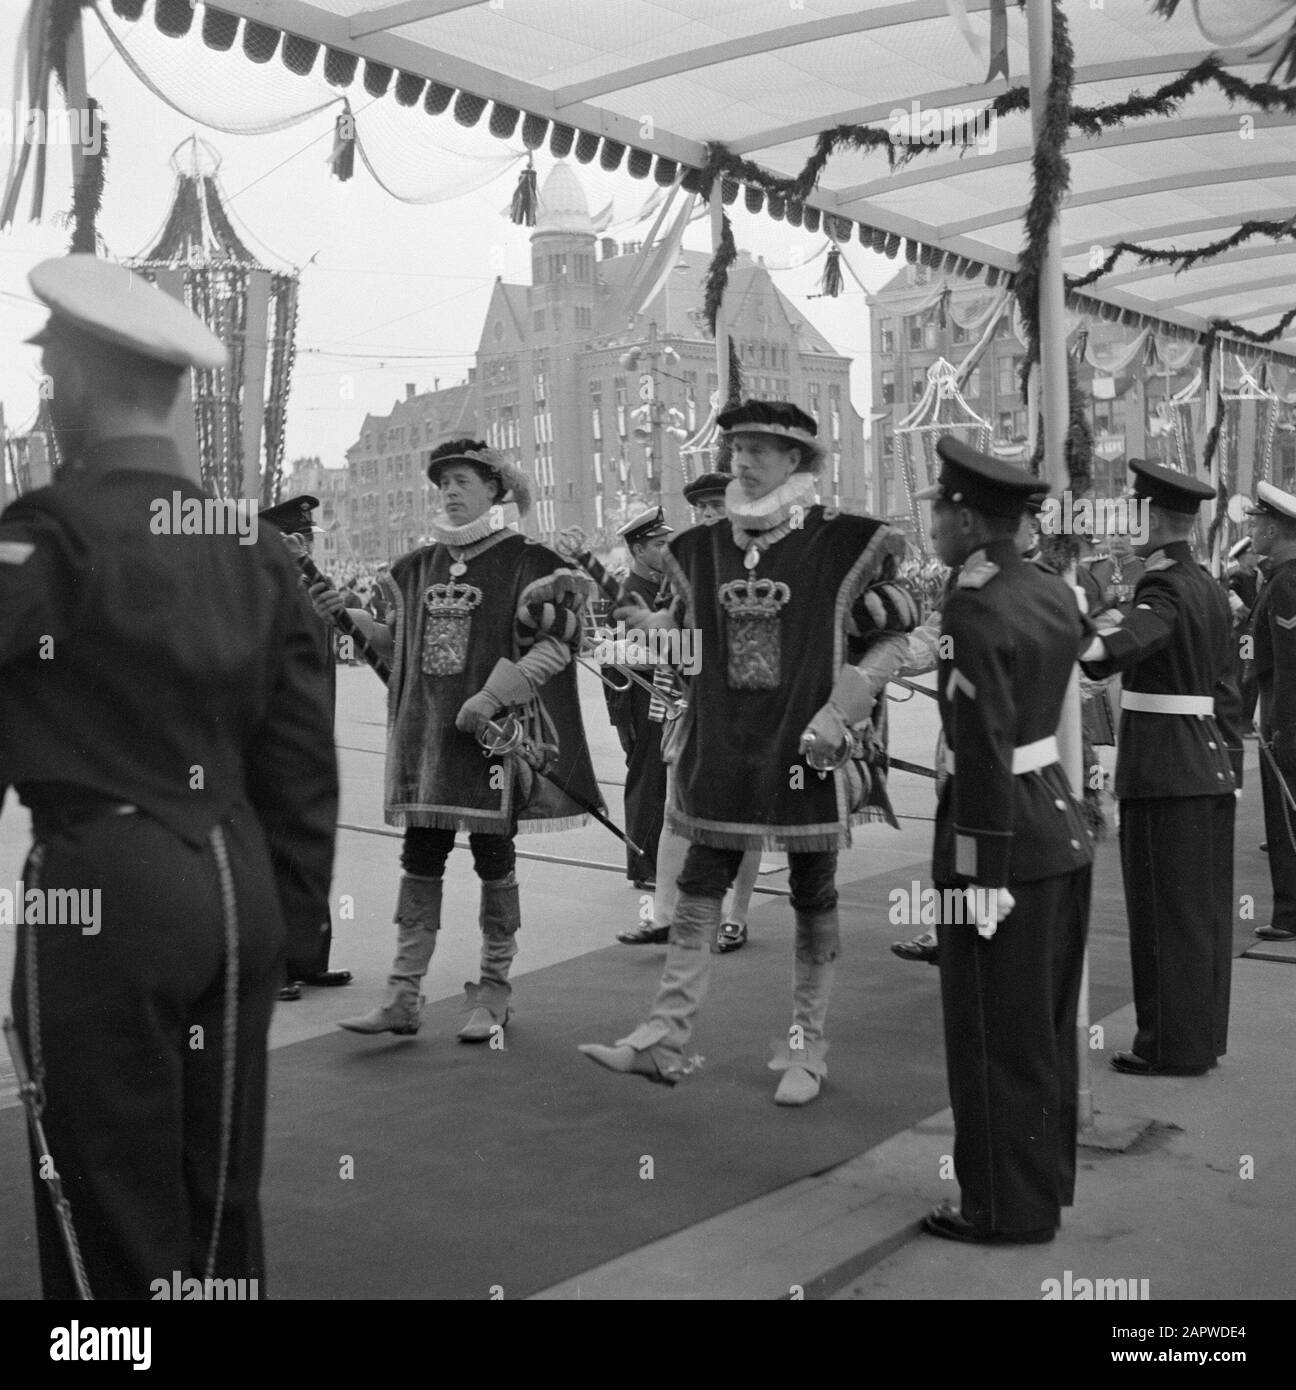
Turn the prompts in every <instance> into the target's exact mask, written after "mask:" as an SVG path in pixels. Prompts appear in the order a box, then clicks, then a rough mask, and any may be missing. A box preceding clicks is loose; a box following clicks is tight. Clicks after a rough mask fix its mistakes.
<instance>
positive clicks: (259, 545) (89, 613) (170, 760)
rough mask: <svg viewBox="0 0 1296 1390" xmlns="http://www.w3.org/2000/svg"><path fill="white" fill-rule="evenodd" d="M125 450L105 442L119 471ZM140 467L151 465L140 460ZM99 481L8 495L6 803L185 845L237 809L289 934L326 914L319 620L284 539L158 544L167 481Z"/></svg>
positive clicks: (325, 746) (330, 805)
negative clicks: (127, 821) (80, 790)
mask: <svg viewBox="0 0 1296 1390" xmlns="http://www.w3.org/2000/svg"><path fill="white" fill-rule="evenodd" d="M132 443H135V444H138V443H139V441H129V440H127V441H112V444H113V445H115V446H118V448H117V455H118V456H120V457H122V458H123V460H128V459H129V456H130V446H131V445H132ZM143 452H144V453H145V454H147V450H144V451H143ZM100 453H101V455H105V456H103V457H101V458H100V459H99V465H100V466H99V467H98V468H96V469H95V470H94V471H93V472H91V473H89V474H88V475H83V476H82V477H80V478H79V479H77V480H76V481H75V482H74V483H70V484H60V485H55V486H53V487H49V488H43V489H40V490H38V491H36V492H33V493H31V494H29V495H28V496H25V497H23V498H20V499H19V500H18V501H17V502H16V503H14V504H13V505H12V506H10V507H9V508H8V509H7V510H6V512H5V514H4V516H3V518H0V540H3V541H5V542H7V543H8V544H9V545H11V546H13V547H17V549H15V550H11V551H10V553H11V554H21V553H23V552H22V549H21V547H24V546H30V545H34V546H35V552H34V554H33V558H32V559H30V560H28V561H27V562H26V563H25V564H18V565H5V566H0V789H3V788H4V787H6V786H10V785H15V786H21V785H22V784H25V783H33V782H66V783H73V784H76V785H79V786H83V787H86V788H89V789H91V790H93V791H97V792H101V793H104V794H107V795H111V796H114V797H118V798H120V799H122V800H124V801H129V802H132V803H134V804H136V805H138V806H139V807H140V808H141V809H142V810H144V811H146V812H147V813H148V814H150V815H152V816H153V817H155V818H156V819H157V820H159V821H161V822H162V823H164V824H165V825H167V826H169V827H170V828H171V829H172V830H173V831H174V832H175V833H176V834H178V835H180V836H181V837H183V838H184V839H186V840H188V841H189V842H191V843H194V844H198V843H201V842H202V841H203V840H204V839H205V838H206V835H207V832H208V830H209V829H210V828H211V826H213V825H214V824H215V823H216V822H217V821H219V820H220V819H221V818H222V817H223V816H225V815H226V814H227V812H228V811H229V810H230V808H231V807H233V806H234V805H235V804H237V803H239V802H248V803H250V804H251V805H252V807H253V809H254V810H255V811H256V812H257V814H258V817H259V819H260V820H261V823H262V826H263V828H264V830H265V834H266V839H267V842H268V845H269V848H270V851H271V856H272V859H273V861H274V864H275V869H276V874H277V877H278V884H279V891H280V899H281V902H282V903H283V906H284V911H285V916H286V918H287V921H288V925H289V931H290V941H289V949H290V951H291V949H293V938H294V935H295V933H297V932H299V931H300V932H309V933H310V941H311V942H313V941H314V939H315V936H314V934H315V932H317V930H318V925H319V923H320V922H321V921H323V920H325V919H326V917H327V906H328V887H329V876H330V872H331V867H332V856H333V842H334V835H335V824H336V814H337V773H336V754H335V752H334V745H333V728H332V717H331V710H330V709H329V707H328V697H327V693H326V692H327V686H326V679H327V677H326V668H325V666H324V663H323V662H322V660H321V651H320V642H319V633H318V631H316V630H314V629H313V627H312V624H314V628H317V627H318V620H317V619H315V618H314V615H313V614H308V613H306V612H305V611H304V610H303V606H302V604H301V602H300V600H299V590H298V584H297V571H296V568H295V566H294V565H293V564H292V562H291V560H290V559H289V557H288V555H287V553H286V551H285V550H284V548H283V546H282V544H281V542H280V541H279V537H278V536H277V535H276V534H273V533H267V534H264V535H262V536H260V537H259V538H258V540H257V541H256V543H255V544H250V545H245V544H241V543H240V541H239V538H238V537H237V536H233V535H211V534H197V535H167V534H154V532H153V531H152V530H151V529H150V521H151V517H152V514H153V511H152V509H153V507H154V505H155V503H156V501H157V499H159V498H164V499H168V500H169V499H170V498H171V495H172V493H173V492H179V493H180V494H181V497H182V498H184V499H188V498H197V499H199V500H201V499H202V498H203V496H204V494H203V493H201V492H200V491H199V490H198V489H197V488H196V487H195V486H194V485H193V484H192V483H190V482H189V481H188V480H186V479H183V478H181V477H179V476H177V475H173V474H170V473H163V472H144V471H135V470H134V469H132V468H128V467H113V466H112V464H113V461H114V451H113V449H111V448H109V447H108V446H102V447H101V450H100Z"/></svg>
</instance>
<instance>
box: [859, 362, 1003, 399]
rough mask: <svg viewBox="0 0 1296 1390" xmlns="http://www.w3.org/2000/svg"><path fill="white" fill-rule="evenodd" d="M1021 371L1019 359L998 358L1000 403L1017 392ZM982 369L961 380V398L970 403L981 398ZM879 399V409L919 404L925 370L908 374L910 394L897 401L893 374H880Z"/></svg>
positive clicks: (997, 380)
mask: <svg viewBox="0 0 1296 1390" xmlns="http://www.w3.org/2000/svg"><path fill="white" fill-rule="evenodd" d="M1020 370H1021V358H1020V357H1000V358H999V359H997V361H996V362H995V383H996V385H997V387H998V395H999V398H1000V399H1001V400H1002V399H1003V398H1004V397H1006V396H1016V395H1017V394H1018V391H1019V383H1020V378H1019V375H1018V373H1019V372H1020ZM981 383H982V377H981V368H980V366H976V367H973V368H972V370H971V371H970V372H969V373H968V374H967V377H966V378H965V379H964V382H963V385H962V386H961V387H960V390H961V391H962V393H963V395H964V397H965V398H966V399H967V400H969V401H971V400H972V399H973V398H974V397H979V396H980V395H981ZM878 385H879V391H880V399H879V401H878V404H879V405H895V404H896V402H897V401H898V400H901V399H903V400H905V401H919V400H921V399H922V397H923V394H924V392H925V391H926V390H927V368H926V367H914V368H912V369H911V370H910V373H909V381H908V386H909V394H908V395H907V396H904V397H900V396H899V395H897V392H896V373H895V372H894V371H892V370H891V369H889V368H888V369H887V370H886V371H884V372H882V373H881V375H880V379H879V383H878Z"/></svg>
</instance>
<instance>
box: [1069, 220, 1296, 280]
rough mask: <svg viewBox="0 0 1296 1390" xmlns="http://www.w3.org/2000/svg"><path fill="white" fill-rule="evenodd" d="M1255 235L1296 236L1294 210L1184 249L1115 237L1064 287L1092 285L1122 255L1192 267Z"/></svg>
mask: <svg viewBox="0 0 1296 1390" xmlns="http://www.w3.org/2000/svg"><path fill="white" fill-rule="evenodd" d="M1257 236H1268V237H1273V239H1274V240H1275V241H1281V240H1282V239H1283V238H1284V237H1289V236H1296V214H1293V215H1292V216H1291V217H1289V218H1288V219H1287V220H1286V221H1285V222H1275V221H1263V222H1244V223H1243V224H1242V225H1241V226H1240V227H1239V228H1238V229H1237V231H1235V232H1232V233H1231V234H1230V235H1228V236H1226V237H1222V238H1221V239H1220V240H1219V241H1211V242H1207V243H1206V244H1205V245H1202V246H1193V247H1190V248H1189V249H1188V250H1186V251H1180V250H1179V249H1178V248H1177V247H1173V246H1166V247H1156V246H1140V245H1139V244H1138V243H1137V242H1133V241H1118V242H1117V243H1116V245H1115V246H1114V247H1112V249H1111V251H1110V252H1109V253H1108V255H1107V256H1106V258H1105V259H1104V260H1103V263H1102V265H1100V266H1098V267H1097V269H1095V270H1091V271H1090V272H1089V274H1088V275H1081V276H1076V277H1072V276H1068V277H1067V288H1068V289H1071V290H1081V289H1084V287H1085V286H1086V285H1092V284H1093V282H1094V281H1095V280H1100V279H1102V277H1103V276H1104V275H1106V274H1108V273H1109V272H1110V271H1111V270H1113V269H1114V268H1115V265H1116V262H1117V261H1119V260H1120V258H1121V257H1122V256H1126V255H1132V256H1135V257H1136V258H1137V260H1138V263H1139V265H1174V266H1175V268H1176V270H1177V271H1182V270H1191V269H1192V268H1193V266H1194V265H1196V264H1197V262H1198V261H1202V260H1211V259H1213V258H1214V257H1215V256H1221V255H1223V254H1224V253H1225V252H1226V251H1232V250H1234V249H1235V248H1236V247H1238V246H1241V245H1242V243H1243V242H1246V241H1250V240H1251V238H1252V237H1257Z"/></svg>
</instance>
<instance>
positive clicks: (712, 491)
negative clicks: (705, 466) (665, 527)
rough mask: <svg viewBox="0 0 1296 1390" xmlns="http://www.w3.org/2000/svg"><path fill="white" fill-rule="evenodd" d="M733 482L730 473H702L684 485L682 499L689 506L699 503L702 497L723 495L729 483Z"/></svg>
mask: <svg viewBox="0 0 1296 1390" xmlns="http://www.w3.org/2000/svg"><path fill="white" fill-rule="evenodd" d="M731 482H733V474H732V473H703V474H702V476H701V477H700V478H694V479H693V481H692V482H691V483H687V484H686V485H685V487H684V500H685V501H686V502H687V503H688V504H689V506H691V507H696V506H699V505H701V503H702V501H703V499H704V498H707V497H723V496H724V494H725V490H726V489H727V488H728V486H729V484H730V483H731Z"/></svg>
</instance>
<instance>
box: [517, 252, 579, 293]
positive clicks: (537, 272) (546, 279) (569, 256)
mask: <svg viewBox="0 0 1296 1390" xmlns="http://www.w3.org/2000/svg"><path fill="white" fill-rule="evenodd" d="M593 279H594V257H593V256H592V255H590V254H589V253H587V252H584V251H557V252H553V251H551V252H550V253H549V254H548V255H533V256H532V257H531V282H532V284H535V285H551V284H553V283H555V281H562V280H568V281H572V282H574V283H575V284H578V285H588V284H590V283H591V282H592V281H593Z"/></svg>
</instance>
